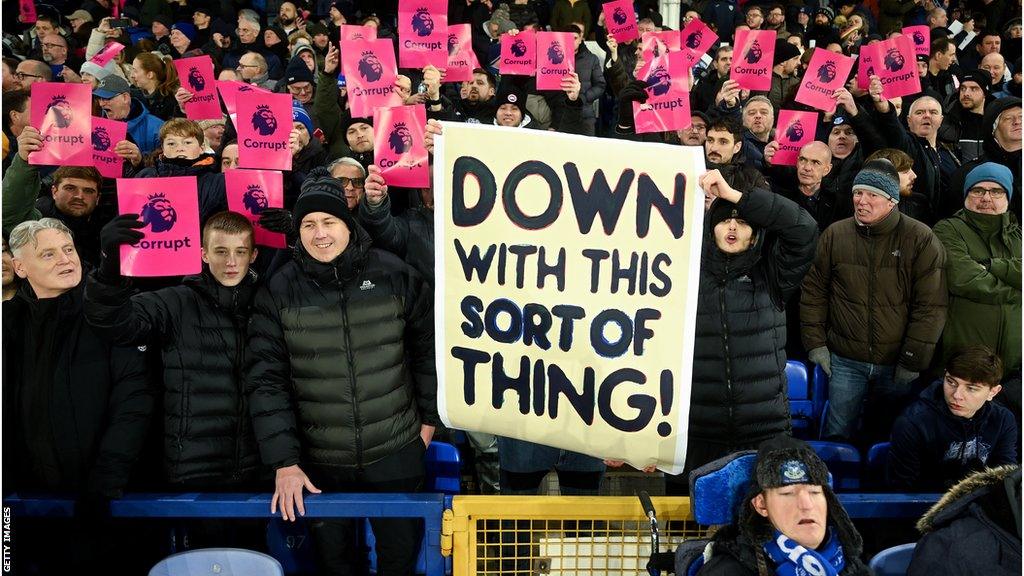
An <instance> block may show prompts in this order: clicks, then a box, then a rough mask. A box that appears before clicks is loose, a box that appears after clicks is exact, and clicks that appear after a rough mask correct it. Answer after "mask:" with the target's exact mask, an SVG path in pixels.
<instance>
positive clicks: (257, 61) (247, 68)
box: [235, 52, 277, 91]
mask: <svg viewBox="0 0 1024 576" xmlns="http://www.w3.org/2000/svg"><path fill="white" fill-rule="evenodd" d="M235 70H236V71H237V72H238V76H239V77H240V78H241V79H242V81H243V82H245V83H247V84H252V85H254V86H259V87H260V88H265V89H267V90H270V91H273V90H274V87H275V86H277V82H274V81H273V80H271V79H270V76H269V75H268V74H267V59H266V58H264V57H263V55H262V54H260V53H259V52H246V53H245V54H243V55H242V57H241V58H239V59H238V67H237V68H235Z"/></svg>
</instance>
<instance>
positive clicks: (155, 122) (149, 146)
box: [127, 98, 164, 156]
mask: <svg viewBox="0 0 1024 576" xmlns="http://www.w3.org/2000/svg"><path fill="white" fill-rule="evenodd" d="M127 122H128V135H129V136H131V138H132V140H133V141H134V142H135V144H137V145H138V147H139V150H141V151H142V155H143V156H145V155H147V154H149V153H150V152H152V151H153V150H156V149H157V148H160V127H161V126H163V125H164V121H163V120H161V119H160V118H157V117H156V116H153V115H152V114H150V113H149V110H147V109H146V105H145V104H143V103H142V102H140V101H139V100H138V99H136V98H132V110H131V112H129V113H128V120H127Z"/></svg>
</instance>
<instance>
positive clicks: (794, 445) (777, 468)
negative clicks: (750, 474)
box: [755, 434, 828, 490]
mask: <svg viewBox="0 0 1024 576" xmlns="http://www.w3.org/2000/svg"><path fill="white" fill-rule="evenodd" d="M755 479H756V480H757V485H758V486H759V487H760V488H761V490H764V489H767V488H778V487H780V486H789V485H790V484H814V485H816V486H827V485H828V468H827V467H826V466H825V463H824V462H822V461H821V458H819V457H818V455H817V454H816V453H815V452H814V450H812V449H811V447H810V446H808V445H807V443H806V442H804V441H803V440H798V439H796V438H793V437H792V436H789V435H786V434H779V435H778V436H775V437H774V438H770V439H768V440H765V441H764V442H762V443H761V446H759V447H758V449H757V466H756V474H755Z"/></svg>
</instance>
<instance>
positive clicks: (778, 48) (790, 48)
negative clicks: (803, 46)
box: [772, 38, 800, 66]
mask: <svg viewBox="0 0 1024 576" xmlns="http://www.w3.org/2000/svg"><path fill="white" fill-rule="evenodd" d="M798 56H800V49H799V48H797V47H796V46H794V45H792V44H790V43H789V42H786V41H785V40H782V39H781V38H780V39H777V40H776V41H775V58H774V59H773V60H772V66H778V65H779V64H782V63H783V62H785V61H786V60H790V59H792V58H796V57H798Z"/></svg>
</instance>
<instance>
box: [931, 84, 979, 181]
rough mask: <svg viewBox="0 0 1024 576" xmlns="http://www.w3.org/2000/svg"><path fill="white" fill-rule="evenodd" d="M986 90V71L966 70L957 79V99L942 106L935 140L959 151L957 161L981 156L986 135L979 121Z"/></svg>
mask: <svg viewBox="0 0 1024 576" xmlns="http://www.w3.org/2000/svg"><path fill="white" fill-rule="evenodd" d="M988 90H989V82H988V73H986V72H985V71H984V70H973V71H971V72H967V73H966V74H964V75H963V78H961V79H960V88H959V89H958V90H957V101H956V102H954V103H953V104H952V105H951V106H949V108H947V109H946V113H945V115H943V117H942V126H941V127H940V128H939V140H941V141H942V142H946V143H947V144H949V145H951V146H952V147H953V149H955V150H957V151H959V152H960V161H961V162H965V163H966V162H970V161H972V160H974V159H975V158H977V157H978V156H981V146H982V142H984V140H985V136H986V131H985V126H984V124H983V122H982V120H983V118H984V115H985V101H986V97H987V96H988Z"/></svg>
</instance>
